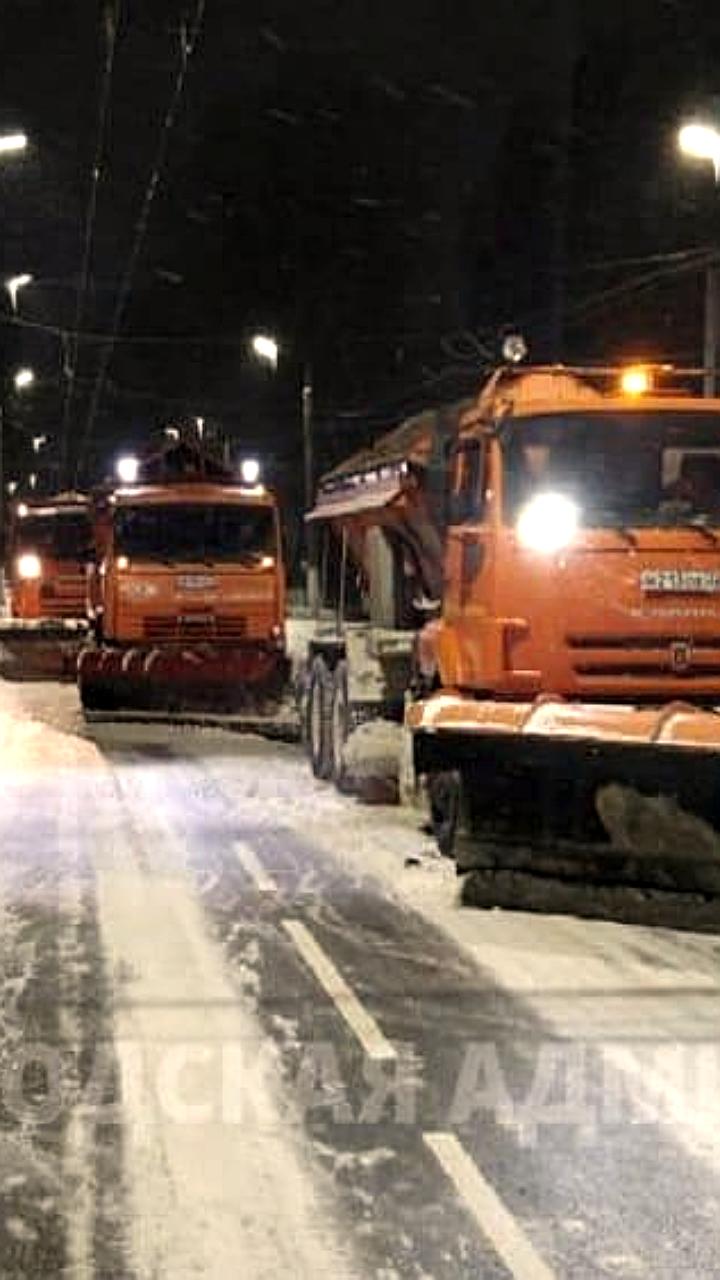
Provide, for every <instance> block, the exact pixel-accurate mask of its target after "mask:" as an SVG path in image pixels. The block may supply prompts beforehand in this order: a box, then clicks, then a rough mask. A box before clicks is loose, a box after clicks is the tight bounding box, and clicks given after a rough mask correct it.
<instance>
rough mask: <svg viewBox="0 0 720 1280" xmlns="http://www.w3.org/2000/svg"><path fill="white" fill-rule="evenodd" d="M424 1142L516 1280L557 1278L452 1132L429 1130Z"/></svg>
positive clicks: (551, 1279)
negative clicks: (431, 1131) (432, 1131)
mask: <svg viewBox="0 0 720 1280" xmlns="http://www.w3.org/2000/svg"><path fill="white" fill-rule="evenodd" d="M424 1138H425V1142H426V1144H427V1146H428V1147H429V1148H430V1150H431V1151H432V1152H433V1154H434V1155H435V1156H436V1157H437V1159H438V1160H439V1162H440V1164H441V1165H442V1167H443V1169H444V1171H445V1173H446V1174H447V1176H448V1178H449V1179H450V1181H451V1182H452V1183H453V1185H454V1187H455V1190H456V1191H457V1193H458V1195H459V1196H460V1198H461V1199H462V1200H463V1202H464V1203H465V1205H466V1206H467V1208H468V1210H469V1211H470V1213H471V1214H472V1216H473V1218H474V1219H475V1221H476V1222H477V1224H478V1226H479V1228H480V1230H481V1231H482V1233H483V1235H484V1236H485V1237H486V1238H487V1239H488V1240H489V1241H490V1243H491V1245H492V1246H493V1249H494V1250H495V1252H496V1253H497V1255H498V1257H499V1258H500V1259H501V1260H502V1262H504V1264H505V1266H506V1267H507V1269H508V1271H509V1272H510V1273H511V1275H513V1276H514V1277H515V1280H556V1277H555V1272H554V1271H551V1270H550V1267H548V1266H547V1264H546V1263H545V1262H543V1260H542V1258H541V1257H540V1255H539V1254H538V1253H537V1252H536V1251H535V1249H534V1248H533V1246H532V1244H531V1243H530V1241H529V1240H528V1238H527V1236H526V1235H525V1232H524V1231H523V1229H522V1227H521V1226H520V1223H519V1222H517V1221H516V1219H515V1218H514V1217H513V1215H512V1214H511V1212H510V1210H509V1209H507V1208H506V1207H505V1205H504V1204H503V1202H502V1200H501V1199H500V1197H499V1196H498V1194H497V1192H496V1191H495V1190H494V1188H493V1187H492V1186H491V1185H490V1183H489V1182H488V1181H487V1179H486V1178H484V1177H483V1175H482V1173H481V1172H480V1170H479V1169H478V1167H477V1165H476V1164H475V1162H474V1160H471V1158H470V1156H469V1155H468V1153H467V1151H466V1150H465V1148H464V1147H463V1145H462V1143H461V1142H459V1141H458V1139H457V1138H456V1137H455V1135H454V1134H453V1133H426V1134H424Z"/></svg>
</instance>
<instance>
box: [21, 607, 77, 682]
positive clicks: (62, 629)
mask: <svg viewBox="0 0 720 1280" xmlns="http://www.w3.org/2000/svg"><path fill="white" fill-rule="evenodd" d="M86 639H87V628H85V627H84V626H82V625H81V624H77V626H73V627H68V626H63V625H61V624H55V623H46V624H42V623H41V624H38V623H25V624H24V623H23V622H22V621H20V620H13V621H12V622H8V621H3V622H2V624H0V676H1V677H2V678H3V679H4V680H11V681H17V682H21V681H43V680H52V681H63V682H67V683H69V682H72V681H74V680H75V678H76V675H77V663H78V657H79V654H80V650H81V649H82V647H83V645H84V644H85V643H86Z"/></svg>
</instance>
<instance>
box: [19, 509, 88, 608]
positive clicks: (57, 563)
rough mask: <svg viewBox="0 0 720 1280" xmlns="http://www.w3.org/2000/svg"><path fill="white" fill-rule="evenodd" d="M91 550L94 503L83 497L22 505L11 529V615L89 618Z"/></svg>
mask: <svg viewBox="0 0 720 1280" xmlns="http://www.w3.org/2000/svg"><path fill="white" fill-rule="evenodd" d="M92 546H93V535H92V518H91V511H90V504H89V500H88V499H87V498H86V497H85V496H83V495H82V494H75V493H73V494H59V495H58V496H57V497H54V498H46V499H43V500H37V501H33V502H20V503H18V504H17V506H16V508H15V510H14V512H13V516H12V521H11V527H10V552H9V561H8V582H9V587H10V614H11V617H13V618H16V619H19V620H26V621H32V622H37V621H40V620H42V619H49V620H66V619H80V618H84V617H85V600H86V573H87V566H88V563H89V562H90V560H91V559H92Z"/></svg>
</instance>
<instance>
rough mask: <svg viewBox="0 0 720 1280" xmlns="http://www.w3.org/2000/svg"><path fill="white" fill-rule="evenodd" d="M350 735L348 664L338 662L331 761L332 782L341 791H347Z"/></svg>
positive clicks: (331, 713) (334, 690)
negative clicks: (345, 756) (344, 756)
mask: <svg viewBox="0 0 720 1280" xmlns="http://www.w3.org/2000/svg"><path fill="white" fill-rule="evenodd" d="M349 733H350V703H349V701H348V669H347V662H345V661H344V660H343V661H341V662H338V664H337V666H336V668H335V670H334V672H333V677H332V702H331V707H330V759H331V763H332V780H333V782H334V783H335V786H336V787H337V788H338V790H339V791H343V790H345V783H346V777H347V775H346V769H345V761H344V759H343V752H344V749H345V743H346V742H347V739H348V734H349Z"/></svg>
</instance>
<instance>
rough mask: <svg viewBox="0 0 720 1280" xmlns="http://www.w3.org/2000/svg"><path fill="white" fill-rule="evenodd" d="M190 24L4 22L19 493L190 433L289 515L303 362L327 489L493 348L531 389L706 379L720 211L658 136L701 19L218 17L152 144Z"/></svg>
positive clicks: (368, 12)
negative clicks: (524, 362) (341, 465)
mask: <svg viewBox="0 0 720 1280" xmlns="http://www.w3.org/2000/svg"><path fill="white" fill-rule="evenodd" d="M200 8H201V6H200V5H199V4H198V0H182V2H181V0H164V2H163V0H122V2H121V3H120V4H119V5H116V4H115V3H112V4H111V3H108V4H105V3H101V2H100V0H4V4H3V10H2V47H1V50H0V60H1V67H0V70H1V75H0V127H1V128H2V129H3V130H8V129H11V128H17V127H21V128H23V129H24V130H25V131H26V132H27V133H28V134H29V136H30V138H31V143H32V146H31V150H30V151H29V153H28V154H27V155H26V156H25V157H24V158H21V159H19V158H6V159H3V160H2V161H0V164H1V166H2V167H1V168H0V207H1V209H2V237H1V239H0V255H1V257H2V263H1V264H0V266H1V267H2V272H3V275H4V276H8V275H10V274H14V273H16V272H19V271H29V272H32V273H33V275H34V276H35V277H36V280H35V283H34V284H33V285H32V286H31V287H30V288H28V289H26V290H25V291H24V292H22V293H21V294H20V299H19V316H18V317H17V319H16V320H15V321H13V317H12V316H11V314H10V306H9V300H8V299H7V298H6V297H3V300H2V307H3V315H2V318H3V320H4V321H5V323H4V324H3V329H2V335H3V336H2V363H3V376H4V379H5V387H6V395H5V399H6V423H7V431H6V472H7V477H11V476H20V477H22V476H23V475H25V474H26V473H27V471H28V470H29V469H31V464H30V446H29V443H28V442H29V439H30V437H31V436H32V435H35V434H40V433H45V434H47V435H48V436H49V437H50V438H51V444H50V445H49V446H48V449H47V452H46V453H45V455H44V466H45V470H44V476H45V481H46V482H47V483H50V479H51V476H52V468H53V467H54V468H55V477H57V475H58V471H57V468H58V467H59V466H60V464H61V463H62V464H63V473H62V477H61V478H62V479H63V480H65V481H67V480H69V479H72V477H73V476H75V475H76V474H77V475H78V476H79V478H80V479H81V480H83V481H84V482H86V481H88V480H89V479H95V478H97V477H99V476H100V475H101V474H102V472H103V471H104V470H106V469H107V468H108V466H109V464H110V462H111V460H112V458H113V456H114V454H115V453H116V452H117V450H118V449H119V448H122V447H124V446H130V445H142V443H143V442H144V441H145V440H147V438H148V436H149V433H150V432H152V431H153V430H155V429H157V428H158V427H159V426H161V425H163V424H167V423H170V422H182V421H186V420H188V418H190V417H192V416H193V415H198V414H199V415H202V416H204V417H205V418H206V420H207V422H208V423H209V424H211V425H213V426H216V427H218V428H219V429H222V430H223V431H224V432H227V433H229V434H230V436H231V437H232V440H233V445H234V448H236V450H237V451H238V452H242V451H243V450H246V449H247V450H253V451H257V452H259V453H260V454H261V455H262V456H263V458H264V459H266V461H267V466H268V470H269V472H270V474H271V476H272V477H273V478H274V479H275V480H276V481H277V482H278V483H279V484H280V485H281V487H284V488H285V489H287V490H288V492H292V491H293V480H294V478H295V477H296V476H297V474H298V468H299V423H298V390H299V383H300V371H301V368H302V366H303V364H306V363H308V362H309V363H311V365H312V370H313V381H314V385H315V405H316V423H315V425H316V434H317V453H318V468H319V469H320V470H322V468H323V466H324V465H329V464H330V463H331V462H333V461H335V460H336V459H337V458H338V457H340V456H342V454H343V453H344V452H347V451H349V450H350V449H352V448H354V447H356V446H357V445H358V444H360V443H363V442H365V441H366V440H368V439H369V438H372V436H373V434H374V433H376V432H377V431H378V430H379V429H380V428H381V427H383V426H384V425H390V424H392V423H393V422H394V421H397V420H398V418H399V417H401V416H402V415H403V414H404V413H406V412H408V411H409V410H411V409H414V408H416V407H419V406H421V405H423V404H427V403H433V402H438V401H441V400H451V399H453V398H457V396H458V395H460V394H465V393H467V392H468V391H469V390H471V389H472V387H473V385H476V384H477V382H478V380H479V377H480V371H481V369H482V366H483V364H484V363H486V362H487V361H488V360H491V359H492V358H493V355H494V353H495V352H496V351H497V349H498V340H499V338H500V336H501V335H502V333H503V331H504V330H505V329H506V328H507V327H510V326H513V327H518V328H520V329H522V330H523V332H524V333H525V334H526V336H527V338H528V340H529V344H530V348H531V352H532V354H533V355H534V356H535V357H536V358H539V359H548V358H551V359H557V358H565V359H576V360H583V361H586V360H607V359H610V358H615V357H619V356H626V355H629V354H636V353H638V352H642V353H643V354H647V355H652V356H655V357H658V358H660V357H661V358H666V359H672V360H676V361H692V362H697V361H699V359H700V344H701V314H702V305H701V303H702V272H701V270H700V268H699V266H698V263H700V262H701V261H702V259H701V251H703V250H706V249H708V248H711V247H712V245H713V244H714V243H718V244H720V204H718V201H719V200H720V196H718V195H716V191H715V187H714V181H713V174H712V170H711V168H710V166H703V165H697V164H693V163H690V162H688V161H686V160H682V159H681V158H680V157H679V156H678V154H677V151H676V145H675V132H676V128H677V125H678V122H679V121H680V120H681V119H682V118H683V117H684V116H685V115H686V114H687V113H688V112H692V111H694V110H705V111H707V110H711V109H712V107H713V105H714V98H713V95H714V94H720V6H719V5H718V4H717V3H709V2H708V3H701V2H700V0H632V3H628V2H627V0H626V2H625V3H613V0H606V2H605V3H594V2H593V0H585V3H583V4H577V5H573V4H572V3H571V0H545V2H544V3H540V2H539V0H534V2H531V0H505V3H497V2H496V0H475V2H474V3H469V0H468V2H466V0H455V3H453V4H447V3H445V4H441V3H440V0H413V3H409V2H408V0H391V2H388V0H386V2H385V3H382V4H381V3H377V0H375V2H373V3H370V2H368V0H365V3H360V2H359V0H355V2H351V0H339V2H338V0H333V2H331V0H305V3H303V4H302V5H299V4H298V3H297V0H293V2H292V3H291V2H290V0H276V2H275V3H262V2H260V0H255V2H253V0H245V2H244V3H242V4H240V3H239V0H207V2H206V5H205V11H204V15H203V20H202V23H201V28H200V31H199V34H198V38H197V41H196V45H195V49H194V52H193V53H192V55H191V56H190V57H189V59H188V61H187V66H186V73H185V78H184V83H183V85H182V92H181V93H180V95H179V97H178V100H177V111H176V114H175V117H174V120H173V121H172V127H171V128H169V129H166V130H165V132H164V133H163V130H164V124H163V122H164V120H165V117H166V113H167V111H168V108H169V106H170V103H171V101H172V98H173V91H174V87H176V86H177V80H178V73H179V71H180V64H181V47H182V45H181V41H182V40H183V33H184V32H185V33H187V32H188V30H189V29H190V28H191V26H192V23H193V21H194V19H195V18H196V17H197V15H198V11H199V9H200ZM115 10H118V11H119V20H118V22H117V25H116V27H115V38H114V60H113V66H112V75H111V76H110V75H107V74H106V62H107V54H108V49H109V48H110V47H111V45H112V43H113V42H112V35H111V33H112V29H113V17H112V15H113V12H114V11H115ZM103 86H105V88H106V89H108V90H109V95H108V109H107V115H106V121H105V130H104V137H103V140H102V145H101V148H100V152H101V156H102V160H101V168H100V177H99V181H98V186H97V205H96V210H95V216H94V219H93V220H92V227H91V240H90V242H89V244H90V252H89V259H88V262H89V272H88V279H87V288H86V290H85V291H84V294H83V298H82V306H81V308H80V332H79V335H78V340H77V342H76V341H75V339H74V337H73V332H74V328H75V323H76V319H77V315H78V293H79V282H80V279H81V271H82V261H83V245H84V243H85V236H86V229H87V225H88V224H87V213H88V206H89V198H90V194H91V172H92V167H93V157H94V154H95V151H96V148H97V147H98V121H99V108H100V103H101V99H102V90H103ZM161 139H162V140H163V142H162V143H161ZM163 147H164V151H163ZM161 152H162V154H161ZM159 155H160V156H161V164H160V166H159V171H158V181H157V186H156V190H155V196H154V200H153V202H152V204H151V206H150V211H149V218H148V219H147V225H146V227H145V228H144V229H143V225H142V219H141V213H142V209H143V200H144V198H145V196H146V193H147V190H148V184H149V182H150V179H151V175H152V173H153V170H154V168H155V165H156V161H157V159H158V156H159ZM133 251H134V261H135V265H134V269H133V270H132V272H130V271H129V262H130V261H131V258H130V255H131V254H132V253H133ZM696 252H697V254H698V256H697V260H696V261H695V262H693V260H692V257H688V256H687V255H689V254H691V253H696ZM123 279H125V281H126V283H127V284H128V285H129V289H128V292H127V301H126V305H125V306H124V307H123V308H122V315H119V311H120V308H119V305H118V299H119V294H120V291H121V288H122V282H123ZM118 319H119V323H118V325H117V341H116V342H115V344H114V345H112V346H109V345H108V342H107V337H108V335H111V334H112V333H113V330H114V325H115V322H116V320H118ZM17 320H19V321H21V322H22V323H21V324H18V323H17ZM35 326H37V327H35ZM258 329H266V330H268V331H271V332H272V333H274V334H275V335H277V337H278V338H279V340H280V342H281V344H282V347H283V354H282V358H281V362H280V367H279V369H278V371H277V372H276V373H272V371H271V370H269V369H267V368H263V367H261V366H259V365H258V364H257V363H256V362H254V361H253V359H252V357H251V356H250V355H249V353H248V340H249V338H250V336H251V335H252V333H253V332H255V331H257V330H258ZM19 364H27V365H30V366H32V367H33V368H34V370H35V371H36V374H37V383H36V385H35V386H34V387H33V388H32V390H31V391H29V392H27V393H26V394H25V395H24V396H23V397H22V398H20V397H17V396H14V395H13V394H11V393H10V391H9V376H10V374H11V372H12V371H13V370H14V369H15V368H16V367H17V366H18V365H19ZM103 370H104V371H105V373H104V376H102V377H100V375H102V374H103Z"/></svg>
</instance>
